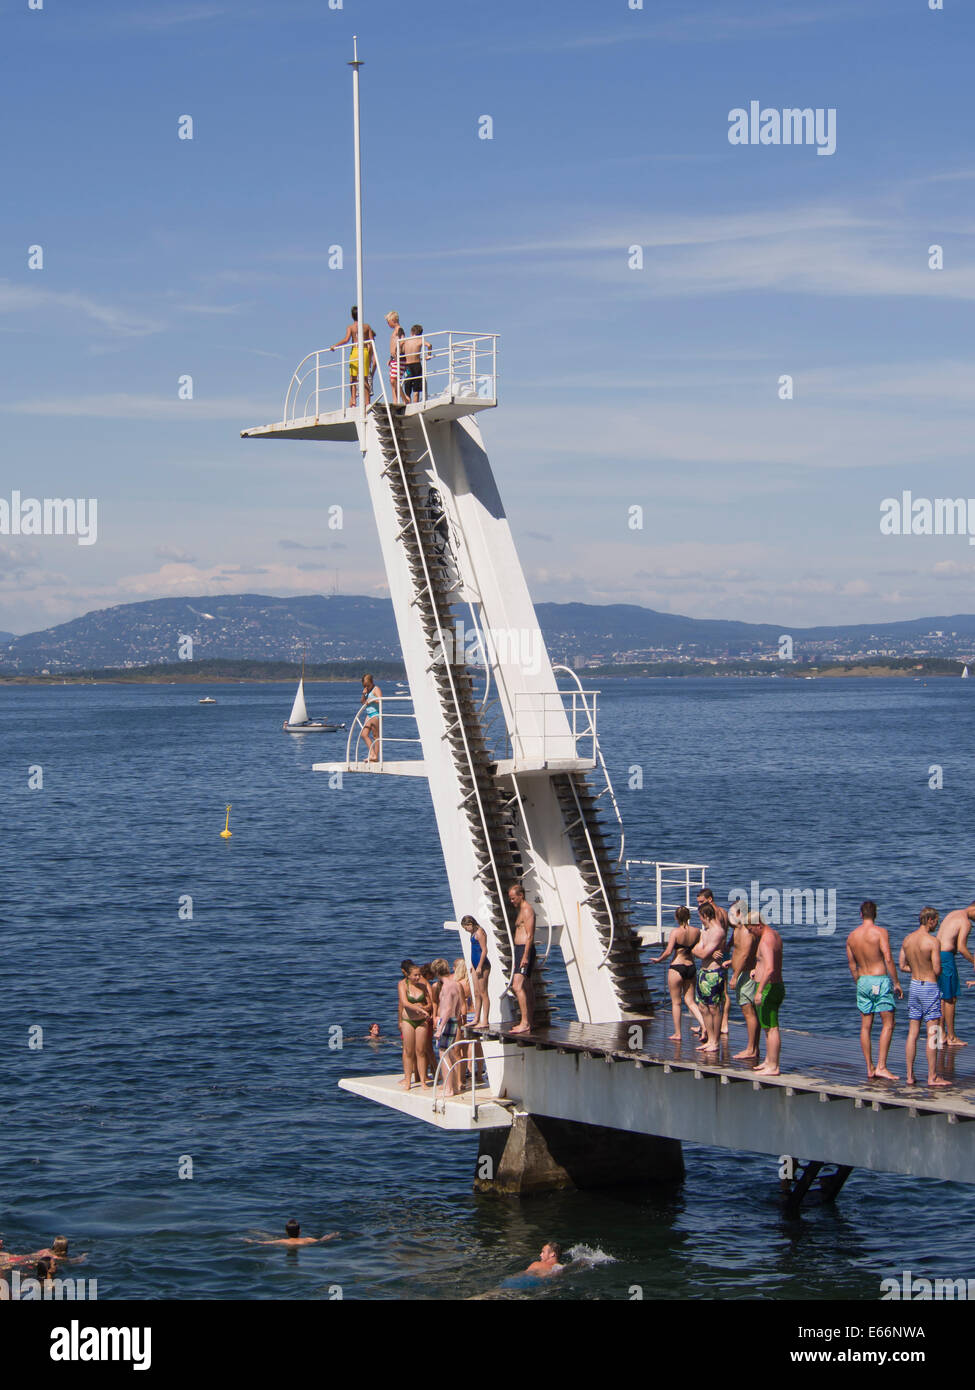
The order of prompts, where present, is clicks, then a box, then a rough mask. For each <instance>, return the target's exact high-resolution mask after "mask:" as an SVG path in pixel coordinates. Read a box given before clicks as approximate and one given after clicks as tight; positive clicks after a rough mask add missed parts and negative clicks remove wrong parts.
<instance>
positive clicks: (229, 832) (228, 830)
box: [220, 806, 234, 840]
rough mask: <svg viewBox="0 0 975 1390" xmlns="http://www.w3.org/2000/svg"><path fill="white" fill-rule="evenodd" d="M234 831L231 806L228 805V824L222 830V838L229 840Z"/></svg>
mask: <svg viewBox="0 0 975 1390" xmlns="http://www.w3.org/2000/svg"><path fill="white" fill-rule="evenodd" d="M233 833H234V832H233V831H232V830H231V828H230V807H229V806H228V807H227V824H226V825H225V826H224V828H223V829H222V830H221V832H220V838H221V840H229V839H230V837H231V835H232V834H233Z"/></svg>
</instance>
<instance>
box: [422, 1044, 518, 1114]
mask: <svg viewBox="0 0 975 1390" xmlns="http://www.w3.org/2000/svg"><path fill="white" fill-rule="evenodd" d="M478 1046H480V1048H481V1061H482V1062H483V1063H484V1069H485V1071H486V1070H487V1063H488V1057H487V1054H486V1053H485V1051H484V1041H483V1039H481V1038H458V1039H457V1041H456V1042H452V1043H451V1044H450V1045H449V1046H448V1047H446V1048H441V1050H440V1057H439V1059H438V1061H437V1070H436V1071H435V1072H434V1074H433V1113H434V1114H435V1115H436V1113H437V1111H438V1109H439V1110H440V1112H441V1114H446V1113H447V1101H448V1100H449V1099H451V1097H449V1096H448V1095H447V1091H446V1085H447V1077H448V1076H450V1074H451V1072H452V1071H453V1070H454V1068H455V1067H462V1066H463V1065H464V1062H465V1061H467V1062H468V1063H469V1065H470V1069H471V1119H472V1120H476V1119H477V1098H476V1091H477V1082H476V1077H477V1059H476V1057H475V1056H474V1048H475V1047H478ZM457 1047H466V1048H469V1049H470V1054H469V1055H468V1056H463V1055H462V1056H460V1057H457V1058H456V1059H455V1060H454V1061H453V1062H451V1063H450V1066H449V1067H448V1068H447V1070H446V1071H445V1072H444V1073H443V1077H442V1080H443V1084H444V1094H443V1098H442V1099H441V1101H440V1104H439V1106H438V1104H437V1080H438V1078H439V1077H440V1074H441V1071H442V1070H443V1064H444V1062H445V1060H446V1058H447V1055H448V1053H451V1052H453V1050H454V1048H457ZM503 1057H504V1052H503V1051H501V1052H495V1053H492V1054H491V1058H490V1060H491V1061H492V1062H496V1061H498V1060H499V1059H501V1058H503ZM458 1094H459V1092H458Z"/></svg>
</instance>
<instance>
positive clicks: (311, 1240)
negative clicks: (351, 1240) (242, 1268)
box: [245, 1218, 338, 1246]
mask: <svg viewBox="0 0 975 1390" xmlns="http://www.w3.org/2000/svg"><path fill="white" fill-rule="evenodd" d="M284 1229H285V1230H286V1231H287V1233H288V1234H287V1235H286V1236H279V1237H278V1238H276V1239H272V1240H251V1239H250V1237H249V1236H246V1237H245V1239H246V1240H249V1241H250V1243H251V1245H292V1246H293V1245H321V1244H322V1242H323V1241H326V1240H334V1239H335V1237H336V1236H337V1235H338V1231H332V1232H331V1234H330V1235H327V1236H303V1235H302V1234H301V1227H300V1226H299V1225H298V1222H297V1221H295V1220H294V1218H292V1219H291V1220H290V1221H289V1222H288V1224H287V1225H286V1226H285V1228H284Z"/></svg>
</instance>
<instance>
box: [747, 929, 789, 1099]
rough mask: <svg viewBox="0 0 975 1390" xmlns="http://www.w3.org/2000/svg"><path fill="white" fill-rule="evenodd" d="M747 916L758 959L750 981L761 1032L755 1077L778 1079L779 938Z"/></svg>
mask: <svg viewBox="0 0 975 1390" xmlns="http://www.w3.org/2000/svg"><path fill="white" fill-rule="evenodd" d="M751 915H752V914H749V927H748V930H749V931H750V932H752V933H753V934H754V935H755V936H757V938H758V957H757V959H756V961H755V969H754V970H753V971H752V979H753V980H754V981H755V1012H756V1013H757V1014H758V1026H759V1028H761V1029H763V1030H764V1033H765V1061H764V1062H762V1064H761V1065H760V1066H757V1067H756V1068H755V1072H756V1075H757V1074H761V1075H762V1076H778V1074H779V1058H780V1056H781V1054H782V1036H781V1034H780V1032H779V1009H780V1008H781V1006H782V1001H783V999H784V998H785V985H784V984H783V983H782V938H781V936H780V935H779V933H778V932H777V931H776V930H775V929H774V928H773V927H770V926H767V925H766V924H765V923H764V922H763V921H762V919H761V917H759V919H758V925H756V926H753V925H751V921H750V919H751Z"/></svg>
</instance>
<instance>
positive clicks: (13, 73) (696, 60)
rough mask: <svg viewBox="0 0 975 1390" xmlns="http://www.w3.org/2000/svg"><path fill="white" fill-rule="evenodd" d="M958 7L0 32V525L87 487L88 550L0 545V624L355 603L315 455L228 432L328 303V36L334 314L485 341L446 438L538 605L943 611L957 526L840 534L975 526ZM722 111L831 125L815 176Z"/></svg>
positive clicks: (296, 351)
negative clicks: (470, 396) (903, 496)
mask: <svg viewBox="0 0 975 1390" xmlns="http://www.w3.org/2000/svg"><path fill="white" fill-rule="evenodd" d="M967 9H968V7H967V6H965V5H964V4H963V3H962V0H945V9H944V10H943V11H941V12H932V11H931V10H930V9H929V8H928V0H847V3H830V2H829V0H824V3H821V4H817V3H808V4H792V3H790V4H784V3H774V4H773V3H760V2H759V0H720V3H711V0H708V2H707V3H704V0H681V3H680V4H666V3H663V0H646V4H645V8H644V9H643V10H631V9H630V8H629V0H589V2H588V3H586V2H584V0H534V2H533V3H532V4H531V5H525V4H523V3H514V0H493V3H491V4H484V5H475V4H462V5H461V4H457V2H456V0H413V3H411V4H408V5H404V4H402V3H391V2H390V0H344V4H343V7H342V9H340V10H330V9H329V8H328V7H327V4H326V3H325V0H236V3H229V0H228V3H220V0H209V2H208V0H199V3H192V0H153V3H152V4H149V3H139V4H136V3H133V0H72V3H71V4H70V5H69V4H68V3H66V2H65V0H44V7H43V9H42V10H40V11H35V10H29V9H28V5H27V0H8V3H7V4H6V5H5V7H4V9H3V12H2V14H0V25H2V53H3V59H2V62H3V67H4V80H3V84H2V89H0V113H2V119H3V128H4V143H5V155H6V179H5V188H6V191H7V197H6V198H5V199H4V200H3V204H2V207H0V350H2V352H3V362H4V372H3V382H2V385H0V420H2V427H3V432H4V449H3V463H4V466H3V473H2V478H0V496H7V497H9V495H10V493H11V491H12V490H13V489H19V490H20V491H21V492H22V493H23V494H24V495H30V496H37V497H43V496H66V495H71V496H83V497H95V498H97V499H98V506H99V512H98V531H99V535H98V543H97V544H96V545H93V546H78V545H76V544H75V543H74V541H73V540H72V539H70V538H64V537H60V538H59V537H17V536H0V628H8V629H10V630H12V631H16V632H22V631H28V630H31V629H34V628H38V627H44V626H47V625H49V624H52V623H55V622H59V621H62V620H64V619H67V618H70V617H74V616H77V615H78V614H80V613H82V612H85V611H87V610H89V609H92V608H100V607H106V606H109V605H111V604H115V603H124V602H129V601H133V600H139V599H146V598H154V597H162V596H168V595H173V594H187V595H191V594H200V593H237V592H267V593H275V594H287V593H316V592H331V591H333V590H335V589H337V590H338V591H339V592H344V593H381V592H383V591H384V576H383V571H382V564H381V559H380V555H379V547H378V541H377V538H376V535H375V529H374V526H373V522H372V516H371V511H370V509H369V505H368V499H367V495H366V489H365V484H364V480H363V477H362V471H361V465H360V461H359V456H358V452H357V450H356V448H355V446H353V445H337V444H317V445H316V444H307V443H285V442H279V443H264V442H253V441H241V440H240V439H239V438H238V433H239V430H240V429H241V428H245V427H247V426H250V425H255V424H262V423H266V422H269V421H271V420H276V419H279V418H280V416H281V406H282V402H283V398H284V393H285V390H286V388H287V385H288V381H289V378H290V376H291V372H292V370H293V368H294V366H295V365H296V364H297V362H298V361H299V359H300V358H302V357H303V356H304V355H305V353H306V352H308V351H310V350H312V349H314V348H317V347H321V346H326V345H327V344H328V343H330V342H333V341H334V340H335V339H336V338H337V337H339V336H341V333H342V331H343V330H344V326H345V324H346V322H347V311H348V307H349V304H350V303H351V302H352V301H353V299H354V298H355V293H354V270H353V261H352V244H353V236H352V231H353V221H352V217H353V209H352V167H351V97H350V76H349V69H348V68H347V66H346V61H347V59H348V57H349V56H350V49H351V36H352V34H353V32H355V33H357V34H358V35H359V42H360V53H361V56H362V57H363V58H364V59H365V63H366V66H365V68H364V69H363V99H364V122H363V143H364V151H363V158H364V167H365V176H366V184H367V198H366V296H365V299H366V310H367V315H368V317H369V318H370V319H371V321H372V322H373V323H374V324H379V323H381V320H382V316H383V314H384V313H385V312H386V310H387V309H389V308H396V309H398V310H399V312H400V313H401V315H402V317H403V319H404V321H406V322H409V321H410V320H412V319H413V318H414V317H416V318H418V319H420V320H421V321H422V322H423V323H424V326H425V327H426V328H427V330H428V331H432V330H435V329H438V328H447V327H458V328H462V329H467V330H469V329H481V330H484V331H494V332H498V333H500V334H501V335H502V336H501V351H502V382H501V406H500V408H499V409H498V410H497V411H491V412H485V413H484V414H483V415H482V416H481V417H480V420H481V424H482V428H483V430H484V434H485V439H486V442H487V445H488V448H489V450H490V452H491V456H492V461H493V463H494V467H495V470H496V473H497V475H498V479H499V483H500V486H501V490H502V496H503V498H504V501H505V505H506V507H507V510H508V513H509V515H510V517H511V520H512V525H513V527H514V531H515V535H516V538H517V540H518V542H519V545H520V548H521V553H522V558H523V562H524V565H525V570H526V573H527V575H528V579H529V583H530V586H531V589H532V592H533V594H534V596H535V598H536V599H539V600H541V599H547V600H556V601H559V600H570V599H571V600H587V601H590V602H598V603H610V602H632V603H643V604H647V605H649V606H651V607H655V608H660V609H664V610H668V611H674V612H684V613H690V614H693V615H696V616H700V617H733V618H744V619H750V620H755V621H773V622H781V623H783V624H792V625H796V626H798V625H802V624H804V623H820V622H837V623H839V622H860V621H866V620H869V619H873V618H899V617H913V616H918V615H922V614H944V613H954V612H970V611H972V610H973V609H975V594H973V593H972V574H973V567H975V550H973V549H972V548H971V547H970V546H969V545H968V544H967V542H966V541H965V539H964V538H962V537H931V538H926V537H914V536H908V537H899V536H882V535H881V534H880V529H879V518H880V503H881V501H882V500H883V499H884V498H885V497H888V496H892V495H898V494H899V493H900V492H901V490H902V489H904V488H909V489H911V490H912V491H913V493H914V494H915V495H916V496H922V495H923V496H928V497H944V496H968V495H969V494H972V495H975V486H973V478H972V469H971V451H972V430H971V414H972V404H973V396H975V389H973V356H972V348H971V307H972V303H973V300H975V256H973V233H975V216H973V210H972V209H973V204H972V199H973V194H975V156H973V154H972V152H971V112H970V91H971V80H970V72H971V64H972V57H973V42H975V21H973V19H972V16H971V13H970V11H969V12H968V13H966V10H967ZM752 100H757V101H759V102H761V104H762V106H763V107H778V108H782V107H786V106H798V107H806V106H809V107H813V108H816V107H823V108H826V107H834V108H835V109H836V113H837V114H836V128H837V149H836V153H835V154H833V155H832V156H826V157H823V156H818V155H817V153H816V151H815V149H814V148H810V147H805V146H800V147H784V146H778V147H777V146H748V147H737V146H733V145H731V144H729V142H728V113H729V111H730V110H731V109H732V108H735V107H747V106H748V104H749V102H750V101H752ZM184 114H189V115H191V116H192V117H193V122H194V139H193V140H192V141H181V140H179V139H177V123H178V120H179V117H180V116H182V115H184ZM484 114H489V115H490V116H491V117H492V119H493V122H494V139H493V140H490V141H487V140H480V139H478V138H477V128H478V118H479V117H480V116H482V115H484ZM335 243H338V244H341V245H343V247H344V248H345V251H346V260H345V268H344V269H343V270H342V271H330V270H329V269H328V268H327V264H326V251H327V247H328V246H329V245H331V244H335ZM933 243H938V244H941V245H942V246H943V247H944V258H945V269H944V270H942V271H932V270H930V269H928V247H929V245H930V244H933ZM36 244H40V245H42V246H43V248H44V268H43V270H39V271H31V270H29V269H28V268H27V248H28V247H29V246H32V245H36ZM632 245H639V246H641V247H642V248H643V252H644V267H643V269H642V270H639V271H635V270H632V269H630V268H629V266H628V248H629V247H630V246H632ZM186 373H189V374H191V375H192V376H193V379H194V399H193V400H192V401H179V400H177V382H178V378H179V377H180V376H181V375H183V374H186ZM786 373H787V374H790V375H792V376H793V377H794V381H795V392H796V398H795V399H794V400H792V401H781V400H780V399H779V397H778V380H779V377H780V376H781V375H783V374H786ZM336 503H338V504H341V505H342V506H343V507H344V509H345V511H344V516H345V525H344V528H343V530H342V531H340V532H336V531H330V530H329V529H328V527H327V515H328V510H327V509H328V507H329V506H331V505H334V504H336ZM637 504H638V505H641V506H642V507H643V508H644V513H645V525H644V529H643V530H642V531H631V530H630V529H629V527H628V516H629V508H630V507H631V506H633V505H637Z"/></svg>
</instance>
